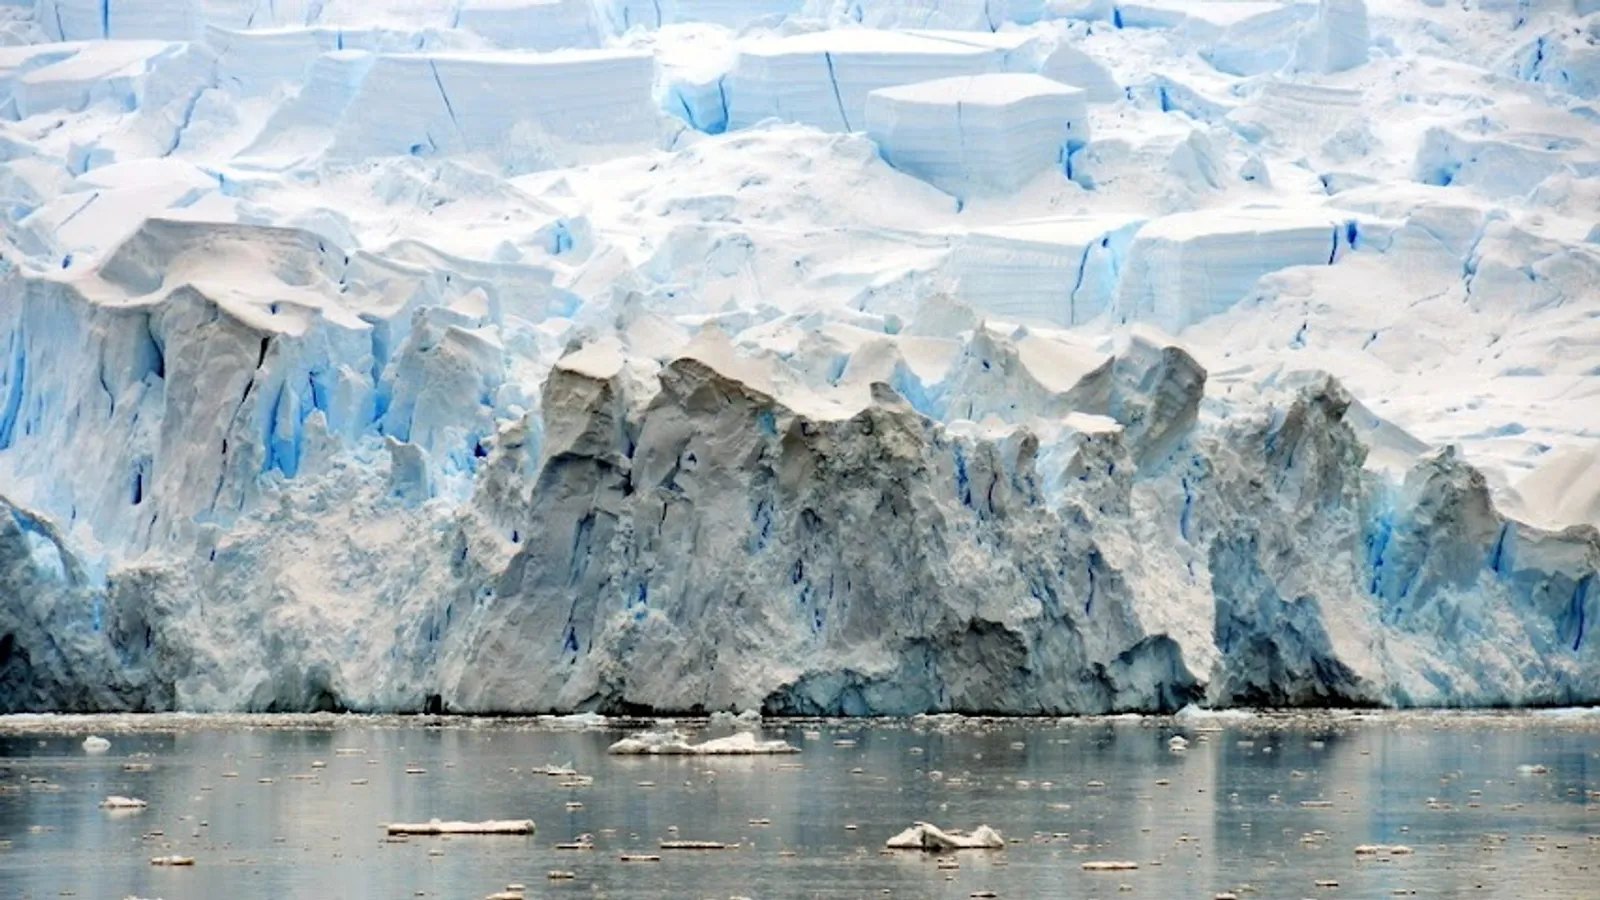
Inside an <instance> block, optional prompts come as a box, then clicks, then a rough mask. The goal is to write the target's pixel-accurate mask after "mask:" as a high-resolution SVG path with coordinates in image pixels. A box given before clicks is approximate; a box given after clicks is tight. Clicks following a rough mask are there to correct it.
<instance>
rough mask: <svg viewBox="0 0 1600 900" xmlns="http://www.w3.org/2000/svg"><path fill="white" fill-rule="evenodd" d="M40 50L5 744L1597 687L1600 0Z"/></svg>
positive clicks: (428, 19)
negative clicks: (158, 734)
mask: <svg viewBox="0 0 1600 900" xmlns="http://www.w3.org/2000/svg"><path fill="white" fill-rule="evenodd" d="M4 8H5V9H6V10H7V12H6V14H5V15H4V16H0V44H4V45H5V46H0V597H4V598H6V602H4V603H0V711H6V710H47V709H62V708H70V709H73V710H82V711H90V710H119V709H125V708H135V709H182V710H264V709H273V710H289V709H299V710H305V709H342V708H351V709H357V710H372V711H382V710H422V709H445V710H454V711H465V712H504V711H517V712H530V713H578V714H581V715H583V716H584V717H585V718H582V719H574V720H571V721H570V722H567V723H565V724H567V725H569V726H571V727H578V726H580V725H581V726H583V727H595V725H596V723H598V722H601V721H603V720H602V719H599V718H594V717H596V716H601V715H604V714H609V713H626V712H629V711H634V710H640V709H645V710H657V711H662V712H680V711H691V710H692V711H704V712H728V711H733V710H747V711H757V710H759V711H761V712H764V713H773V714H782V713H792V714H808V715H835V714H848V715H860V714H904V713H917V712H939V711H951V710H960V711H968V712H1000V713H1085V712H1089V713H1093V712H1112V711H1130V710H1136V711H1156V710H1162V711H1172V710H1176V709H1180V708H1184V707H1186V706H1189V705H1191V704H1197V705H1199V706H1201V707H1204V708H1208V709H1225V708H1227V707H1230V706H1235V705H1259V704H1296V703H1317V704H1327V703H1361V704H1365V703H1379V704H1391V705H1402V706H1404V705H1468V704H1476V703H1493V704H1517V703H1541V704H1571V703H1587V702H1593V701H1595V700H1596V699H1600V650H1597V649H1596V647H1597V646H1600V642H1596V641H1595V639H1594V627H1595V623H1596V622H1600V587H1597V586H1596V581H1597V580H1600V576H1597V570H1600V531H1597V530H1596V527H1597V526H1600V464H1597V462H1596V460H1597V459H1600V367H1597V365H1596V359H1597V358H1600V218H1597V214H1596V210H1600V112H1597V110H1596V107H1595V97H1596V94H1597V90H1600V49H1597V48H1600V7H1597V6H1596V5H1595V4H1594V3H1593V2H1591V0H1579V2H1577V3H1570V2H1565V0H1563V2H1560V3H1555V4H1511V3H1495V4H1466V5H1462V4H1441V5H1429V4H1427V3H1423V4H1418V3H1415V2H1412V0H1319V2H1316V3H1312V2H1267V0H1237V2H1235V0H1229V2H1207V3H1191V2H1178V0H1138V2H1128V3H1121V4H1110V3H1100V2H1096V0H1049V2H1038V0H987V2H978V0H760V2H733V0H659V2H655V0H652V2H643V0H592V2H591V0H464V2H453V0H278V2H275V3H254V2H244V0H178V2H158V0H112V2H110V3H103V2H99V0H96V2H92V3H91V2H86V0H37V2H33V3H31V4H24V5H20V6H19V5H16V4H13V5H11V6H8V7H4ZM718 722H719V723H721V724H726V722H725V719H718ZM676 740H677V738H671V739H668V738H661V739H660V741H658V742H657V743H655V744H651V746H667V745H668V744H670V743H672V742H673V741H676ZM739 740H745V741H754V740H755V739H754V738H751V737H749V736H748V735H745V736H744V737H741V738H739ZM674 746H676V745H674ZM701 746H702V745H694V744H691V743H688V742H687V741H684V742H683V743H682V748H690V749H695V750H696V752H698V750H699V748H701ZM713 746H722V745H718V744H715V743H713ZM752 746H754V745H752ZM85 749H92V748H89V747H86V748H85ZM680 749H681V748H680ZM743 752H749V748H745V750H744V751H743Z"/></svg>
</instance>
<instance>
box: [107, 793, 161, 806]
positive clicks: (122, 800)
mask: <svg viewBox="0 0 1600 900" xmlns="http://www.w3.org/2000/svg"><path fill="white" fill-rule="evenodd" d="M149 805H150V804H149V803H147V802H145V801H143V800H140V799H138V798H136V797H119V796H114V795H113V796H110V797H107V798H105V799H104V800H101V801H100V808H101V809H144V808H146V807H148V806H149Z"/></svg>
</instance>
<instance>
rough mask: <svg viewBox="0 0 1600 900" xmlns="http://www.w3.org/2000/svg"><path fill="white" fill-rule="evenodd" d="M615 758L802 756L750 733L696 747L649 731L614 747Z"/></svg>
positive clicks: (685, 740)
mask: <svg viewBox="0 0 1600 900" xmlns="http://www.w3.org/2000/svg"><path fill="white" fill-rule="evenodd" d="M607 752H608V753H610V754H612V755H613V756H771V755H776V754H784V753H799V752H800V748H798V747H795V746H793V745H791V744H787V743H784V742H783V741H763V740H760V739H759V738H757V737H756V736H755V735H754V734H751V733H750V732H748V731H742V732H740V733H738V734H735V735H730V736H729V737H723V738H714V739H712V740H709V741H704V742H702V743H699V744H696V743H692V742H691V741H689V739H688V738H686V737H684V736H683V735H682V734H680V733H678V732H676V731H647V732H644V733H642V734H638V735H635V736H633V737H629V738H623V739H622V740H620V741H617V742H616V743H614V744H612V745H611V747H610V749H609V750H608V751H607Z"/></svg>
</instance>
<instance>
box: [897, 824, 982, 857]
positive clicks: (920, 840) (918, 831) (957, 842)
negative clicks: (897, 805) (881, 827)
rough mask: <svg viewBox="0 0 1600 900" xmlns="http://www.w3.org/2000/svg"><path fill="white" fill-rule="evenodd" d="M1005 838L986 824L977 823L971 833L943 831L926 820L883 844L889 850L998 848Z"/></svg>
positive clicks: (932, 850) (933, 850)
mask: <svg viewBox="0 0 1600 900" xmlns="http://www.w3.org/2000/svg"><path fill="white" fill-rule="evenodd" d="M1005 845H1006V841H1005V838H1003V837H1001V836H1000V832H998V831H995V830H994V829H993V828H990V827H989V826H987V825H979V826H978V828H977V830H975V831H973V832H972V833H971V834H967V833H966V832H962V831H944V830H942V829H940V828H937V827H935V826H933V825H929V824H928V823H927V822H918V823H916V824H914V825H912V826H911V827H910V828H907V829H906V830H905V831H902V832H900V833H899V834H897V835H895V836H894V837H892V838H889V840H888V843H887V844H885V846H887V847H888V848H889V849H890V850H926V851H929V852H935V853H937V852H943V851H946V850H999V849H1001V848H1003V847H1005Z"/></svg>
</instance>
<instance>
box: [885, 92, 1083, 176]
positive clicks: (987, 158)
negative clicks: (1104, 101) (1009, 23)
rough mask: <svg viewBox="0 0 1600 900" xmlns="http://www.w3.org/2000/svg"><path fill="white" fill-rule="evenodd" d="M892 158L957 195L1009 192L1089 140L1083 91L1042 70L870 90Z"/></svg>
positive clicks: (888, 156) (906, 169) (888, 157)
mask: <svg viewBox="0 0 1600 900" xmlns="http://www.w3.org/2000/svg"><path fill="white" fill-rule="evenodd" d="M866 131H867V136H868V137H870V138H872V139H873V140H874V141H876V142H877V144H878V147H879V150H880V152H882V154H883V158H884V160H885V161H886V162H888V163H889V164H890V165H892V166H894V167H895V168H897V169H899V170H900V171H902V172H906V173H908V174H911V175H915V176H917V177H918V178H921V179H922V180H924V181H926V182H928V183H929V184H932V185H934V186H935V187H938V188H940V189H942V190H944V191H945V192H947V193H950V194H954V195H956V196H958V197H965V196H969V195H971V194H973V193H996V194H1010V193H1013V192H1015V191H1016V190H1017V189H1018V188H1020V187H1022V186H1023V185H1024V184H1027V183H1028V182H1029V181H1031V180H1032V179H1033V177H1034V176H1035V175H1038V174H1039V173H1040V172H1042V171H1044V170H1045V169H1048V168H1050V167H1051V166H1063V167H1064V166H1066V164H1067V162H1068V159H1069V157H1070V156H1071V154H1072V153H1074V152H1076V151H1077V150H1078V149H1079V148H1081V147H1082V146H1083V145H1084V144H1087V143H1088V142H1089V112H1088V108H1087V106H1086V104H1085V102H1084V91H1083V89H1081V88H1075V87H1070V86H1068V85H1064V84H1061V83H1060V82H1058V81H1051V80H1050V79H1048V78H1045V77H1043V76H1041V75H1030V74H1026V73H994V74H988V75H971V76H958V77H955V78H936V79H934V80H932V81H920V82H916V83H914V84H908V85H903V86H900V87H890V88H879V89H878V90H876V91H873V92H872V93H870V94H868V95H867V128H866Z"/></svg>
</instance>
